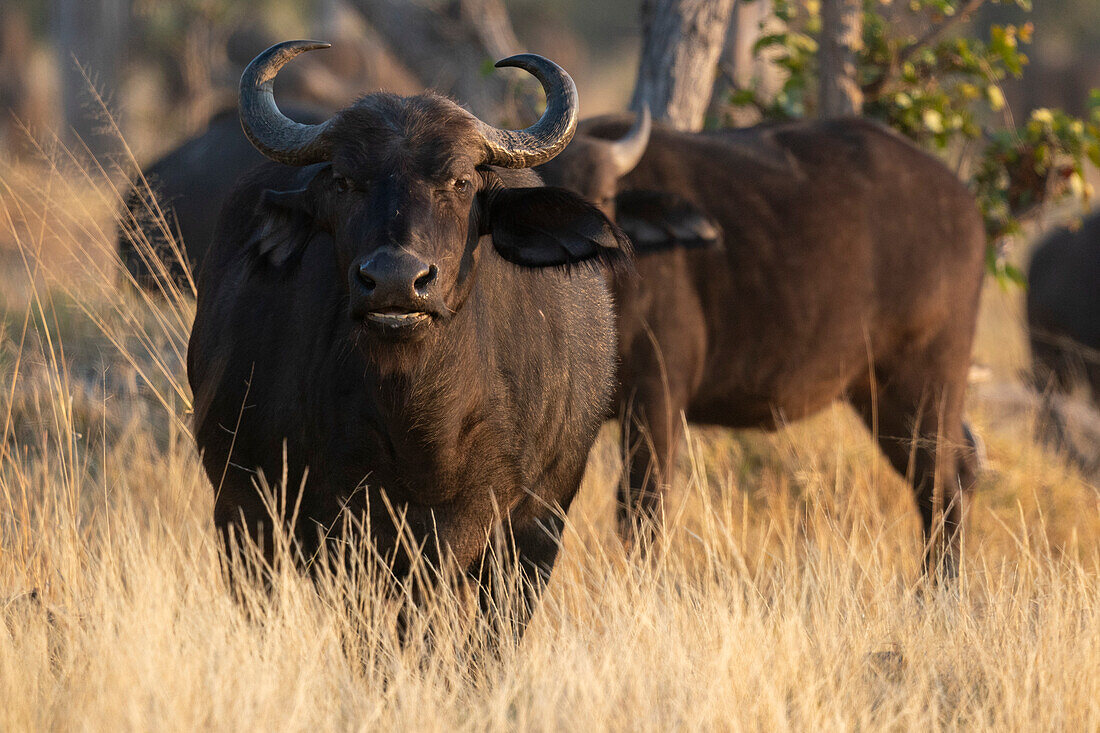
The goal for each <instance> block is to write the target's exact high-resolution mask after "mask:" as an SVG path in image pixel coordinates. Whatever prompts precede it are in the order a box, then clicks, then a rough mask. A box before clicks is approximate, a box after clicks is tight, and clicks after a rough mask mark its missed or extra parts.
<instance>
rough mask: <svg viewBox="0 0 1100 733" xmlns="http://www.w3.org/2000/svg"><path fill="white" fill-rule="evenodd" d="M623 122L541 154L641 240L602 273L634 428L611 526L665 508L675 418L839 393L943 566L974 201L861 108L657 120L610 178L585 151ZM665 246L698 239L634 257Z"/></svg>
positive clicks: (614, 120) (790, 409)
mask: <svg viewBox="0 0 1100 733" xmlns="http://www.w3.org/2000/svg"><path fill="white" fill-rule="evenodd" d="M630 127H631V121H630V120H629V119H627V118H624V117H607V118H598V119H594V120H589V121H586V122H585V123H582V124H581V126H580V128H579V132H578V135H577V136H576V139H575V142H574V143H573V145H571V146H570V148H569V149H567V150H566V152H565V153H564V154H563V155H561V156H559V157H558V158H556V159H555V160H554V161H551V162H550V163H548V164H546V165H544V166H542V167H541V168H540V173H541V174H542V175H543V177H544V178H545V179H546V180H547V182H548V183H551V184H554V185H562V186H565V187H568V188H572V189H573V190H576V191H578V192H580V193H581V194H582V195H585V196H586V197H588V198H590V199H591V200H593V201H596V202H599V203H600V204H601V206H602V207H603V208H604V210H605V212H607V213H609V214H611V213H613V214H614V215H615V217H616V219H617V222H618V223H619V225H620V226H621V227H622V228H623V230H624V231H626V232H627V234H629V235H630V236H631V238H632V240H633V242H634V247H635V251H636V253H637V255H638V260H637V270H638V274H639V277H638V278H637V279H626V278H619V279H618V280H617V281H616V284H615V294H616V299H617V302H618V313H619V328H620V342H619V343H620V345H619V350H620V355H621V360H622V367H621V372H620V374H621V382H622V391H621V394H620V403H621V408H622V414H623V415H624V416H625V417H624V429H629V428H630V427H632V426H637V425H640V426H641V427H642V428H643V431H642V432H643V433H644V438H643V439H641V440H639V441H638V442H637V444H636V445H635V446H634V449H633V454H632V456H631V457H630V462H629V466H628V471H629V477H628V479H627V481H626V482H624V483H625V487H624V494H623V496H622V502H621V511H620V519H621V524H622V527H623V530H624V532H627V533H630V532H631V531H632V528H634V527H635V521H636V520H637V519H638V518H639V517H640V518H642V519H644V520H645V523H646V524H647V526H652V525H651V523H652V522H653V521H655V520H656V519H657V518H658V516H659V509H660V504H661V496H662V493H663V489H664V487H665V485H666V484H667V483H668V481H669V475H670V472H671V469H672V467H673V465H674V463H675V459H676V454H677V449H678V447H679V444H680V441H681V438H682V424H681V420H682V418H681V415H686V417H687V419H688V420H690V421H693V422H698V423H703V424H712V425H723V426H728V427H733V428H749V427H763V428H774V427H776V426H777V425H780V424H783V423H785V422H787V421H791V420H797V419H799V418H801V417H804V416H807V415H811V414H813V413H815V412H817V411H818V410H821V409H822V408H824V407H825V406H827V405H828V404H830V403H831V402H833V401H834V400H836V399H847V400H848V401H849V402H851V404H852V405H854V406H855V408H856V409H857V411H858V412H859V413H860V415H861V416H862V417H863V419H864V421H865V422H866V424H867V425H868V427H869V428H871V430H872V431H873V432H874V433H875V434H876V435H877V436H878V442H879V445H880V446H881V448H882V450H883V452H884V453H885V454H886V455H887V456H888V457H889V459H890V461H891V463H892V464H893V466H894V467H895V468H896V469H897V471H898V472H899V473H900V474H902V475H906V476H911V478H912V483H913V489H914V492H915V494H916V498H917V503H918V505H919V507H920V513H921V517H922V520H923V525H924V530H925V533H926V538H927V540H928V547H929V548H930V550H931V549H934V548H938V547H940V546H941V545H946V550H947V552H946V557H947V558H948V561H949V562H948V567H947V569H948V570H953V569H954V567H955V563H956V560H957V551H958V530H959V527H960V520H961V516H962V501H963V494H964V492H965V490H966V489H968V488H970V486H971V485H972V483H973V480H974V472H975V465H974V464H975V460H974V456H973V453H972V451H971V450H969V449H968V445H967V443H968V439H967V437H966V436H965V428H964V426H963V422H962V409H963V396H964V392H965V389H966V379H967V371H968V366H969V358H970V346H971V341H972V338H973V333H974V326H975V319H976V316H977V309H978V297H979V289H980V285H981V280H982V272H983V251H984V246H985V239H984V235H983V228H982V221H981V217H980V215H979V213H978V209H977V206H976V205H975V201H974V199H973V197H972V196H971V195H970V193H969V192H968V191H967V189H966V188H965V187H964V186H963V185H962V184H961V183H960V182H959V180H958V179H957V178H956V177H955V176H954V175H953V174H952V173H951V171H949V170H948V169H947V168H946V167H944V166H943V165H942V164H941V163H940V162H938V161H937V160H936V159H934V158H933V157H931V156H929V155H928V154H926V153H924V152H923V151H921V150H920V149H918V148H917V147H915V146H914V145H912V144H910V143H909V142H907V141H906V140H904V139H902V138H901V137H899V136H898V135H896V134H894V133H892V132H890V131H889V130H887V129H886V128H884V127H882V126H880V125H878V124H875V123H872V122H869V121H865V120H855V119H853V120H842V121H833V122H794V123H786V124H777V125H769V126H760V127H755V128H749V129H742V130H726V131H718V132H704V133H685V132H679V131H676V130H672V129H669V128H666V127H663V126H660V125H658V126H656V127H654V129H653V131H652V135H651V137H650V139H649V144H648V147H647V148H646V151H645V154H644V155H643V156H642V157H641V160H640V162H639V164H638V165H637V167H635V168H634V169H633V170H632V171H630V172H629V173H626V174H625V175H623V176H621V177H619V178H618V180H617V183H616V185H614V186H611V187H609V186H608V185H607V183H606V181H607V176H602V177H601V176H600V175H594V174H593V173H591V172H590V168H591V166H592V160H593V159H594V154H593V153H592V152H591V151H592V150H594V149H596V150H598V149H599V146H600V143H601V141H603V144H604V145H609V144H612V145H613V144H614V143H608V142H607V141H615V140H621V139H622V138H623V137H624V136H627V137H628V138H629V137H630V136H629V135H627V133H628V129H629V128H630ZM636 130H637V128H636ZM582 143H583V145H582ZM605 167H606V166H605ZM612 202H613V206H612ZM673 241H676V242H679V243H680V244H681V245H695V246H694V247H681V248H679V249H676V250H675V251H668V252H664V253H656V254H647V252H649V251H651V250H653V249H654V248H662V247H665V246H667V245H668V244H669V243H670V242H673ZM929 557H931V556H929Z"/></svg>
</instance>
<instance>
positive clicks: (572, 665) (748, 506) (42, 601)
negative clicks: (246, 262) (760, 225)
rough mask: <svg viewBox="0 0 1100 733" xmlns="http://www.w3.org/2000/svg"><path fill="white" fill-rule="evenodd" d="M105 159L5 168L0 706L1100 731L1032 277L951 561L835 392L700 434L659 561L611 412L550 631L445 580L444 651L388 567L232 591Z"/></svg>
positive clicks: (1089, 503) (545, 619)
mask: <svg viewBox="0 0 1100 733" xmlns="http://www.w3.org/2000/svg"><path fill="white" fill-rule="evenodd" d="M54 157H55V159H56V157H57V156H54ZM62 157H64V156H62ZM107 173H108V174H110V172H109V171H108V172H107ZM106 177H110V176H106ZM106 177H105V176H104V175H103V174H102V173H100V172H98V171H94V172H90V173H82V172H81V171H80V169H79V168H74V166H72V165H68V164H66V165H63V166H60V167H57V168H54V169H50V168H49V167H45V168H36V169H22V170H12V169H9V170H7V171H6V172H4V173H3V174H2V176H0V194H2V195H3V205H2V207H0V217H2V218H0V235H2V236H3V238H4V240H5V243H4V245H3V246H0V265H2V267H3V269H2V271H0V288H2V296H0V308H2V309H3V310H2V311H0V429H2V433H3V435H2V440H3V442H2V443H0V730H12V731H15V730H28V729H82V730H87V729H92V730H95V729H105V730H106V729H110V730H116V729H135V730H149V729H157V730H171V729H178V730H195V729H203V730H209V729H217V730H240V729H245V730H258V729H272V730H303V729H309V730H314V729H316V730H329V729H334V730H345V729H364V730H375V729H388V728H391V727H394V728H400V729H415V730H425V729H446V730H449V729H477V730H512V729H540V730H542V729H572V730H591V729H615V730H635V729H641V730H664V729H668V728H673V727H677V728H680V727H682V728H714V729H755V730H760V729H767V730H773V729H774V730H782V729H797V730H838V729H859V730H868V729H909V728H912V729H922V730H923V729H933V728H962V727H965V728H989V729H996V730H1029V731H1030V730H1100V574H1098V573H1100V491H1098V488H1097V485H1096V483H1095V479H1092V481H1091V482H1090V480H1088V479H1086V478H1084V477H1082V476H1080V475H1077V474H1076V473H1074V471H1073V470H1071V469H1069V468H1067V467H1066V466H1065V464H1064V462H1063V461H1062V459H1061V458H1060V457H1059V456H1057V455H1054V454H1052V453H1050V452H1049V451H1047V450H1045V449H1044V448H1042V447H1041V446H1039V445H1037V444H1036V443H1035V442H1034V440H1033V438H1032V435H1033V433H1034V424H1033V423H1034V417H1033V410H1032V409H1031V407H1030V405H1029V403H1028V402H1027V401H1026V398H1022V400H1021V399H1013V400H1008V401H1006V400H1005V399H1004V398H1003V390H1001V391H996V390H994V389H993V386H1004V385H1009V386H1010V387H1011V386H1012V385H1018V384H1019V377H1018V374H1017V372H1018V371H1019V370H1020V369H1021V368H1022V367H1023V366H1024V362H1025V359H1026V349H1025V346H1024V341H1023V338H1022V330H1021V317H1020V309H1019V301H1020V298H1021V296H1020V293H1018V292H1002V291H1000V290H999V289H998V288H997V287H996V286H992V285H991V286H990V287H989V288H988V289H987V292H986V299H985V303H984V309H983V315H982V322H981V327H980V334H979V342H978V345H977V348H976V352H975V359H976V360H977V361H979V362H981V363H983V364H986V365H988V366H989V368H990V371H991V373H992V377H991V381H992V385H981V386H979V387H977V388H975V389H974V390H973V394H972V398H971V403H970V412H971V416H972V418H973V419H974V422H975V424H976V425H977V427H978V429H979V431H980V432H981V433H982V434H983V435H984V437H985V439H986V440H987V442H988V448H989V456H990V470H989V472H988V473H987V475H986V476H985V477H984V478H983V480H982V483H981V486H980V488H979V489H978V491H977V492H976V494H975V495H974V497H973V501H972V502H971V508H970V512H969V520H970V522H969V529H968V532H967V535H966V538H965V559H964V564H963V571H962V576H961V578H960V581H959V583H958V585H957V587H952V588H946V589H945V588H939V589H937V588H934V587H931V586H928V585H926V584H925V583H923V582H922V581H921V580H920V576H919V567H918V566H919V562H918V559H919V555H920V546H919V540H918V532H917V520H916V512H915V509H914V508H913V504H912V500H911V498H910V497H909V495H908V494H907V492H906V490H905V488H904V486H903V485H902V483H901V482H900V481H899V480H898V479H897V477H895V476H894V475H893V474H892V473H891V472H890V470H889V468H888V466H887V465H886V463H885V461H884V460H883V459H882V458H881V457H880V456H879V455H878V453H877V451H876V449H875V447H874V445H873V443H872V442H871V441H870V440H869V439H868V437H867V436H866V434H865V432H864V431H863V430H862V428H861V427H859V425H858V424H857V421H856V420H855V419H854V418H853V417H852V415H851V414H850V413H849V412H848V410H847V409H846V408H844V407H842V406H837V407H835V408H833V409H832V410H829V411H827V412H825V413H824V414H822V415H819V416H818V417H816V418H815V419H813V420H809V421H806V422H804V423H800V424H797V425H795V426H792V427H790V428H789V429H786V430H784V431H782V432H780V433H778V434H774V435H768V434H763V433H730V432H727V431H721V430H704V429H693V430H692V431H691V437H690V450H688V451H687V452H686V453H687V455H686V456H685V458H684V460H683V463H682V466H681V468H682V471H681V475H682V480H681V481H680V482H679V485H678V486H677V490H676V493H675V495H674V497H673V501H672V502H671V513H672V514H673V517H672V519H671V521H670V522H669V528H668V529H667V531H666V532H665V535H664V536H663V537H662V545H663V546H664V548H665V549H664V551H663V552H660V553H658V554H657V556H656V557H654V558H652V559H651V560H650V561H642V560H640V559H639V558H638V557H636V556H626V555H624V553H623V551H622V549H621V547H620V545H619V544H618V542H617V541H616V540H615V539H614V536H613V532H612V524H613V523H612V521H611V520H612V517H611V507H612V498H613V492H614V488H615V486H616V482H617V480H618V475H619V472H620V468H621V464H620V461H619V459H618V456H617V452H616V447H615V446H616V436H615V435H614V431H613V430H612V429H610V428H608V430H607V431H605V434H604V435H603V436H602V437H601V439H600V441H599V443H598V444H597V446H596V449H595V450H594V451H593V454H592V458H591V461H590V465H589V471H588V474H587V476H586V479H585V484H584V487H583V489H582V494H581V496H580V498H579V500H578V501H577V503H576V505H575V506H574V509H573V511H572V512H571V513H570V516H569V530H568V534H567V538H566V543H565V545H566V546H565V549H564V552H563V554H562V558H561V562H560V564H559V567H558V569H557V571H556V573H555V575H554V579H553V581H552V583H551V586H550V588H549V590H548V592H547V594H546V597H545V600H544V602H543V604H542V605H541V606H540V608H539V610H538V611H537V613H536V615H535V619H534V622H533V624H532V626H531V628H530V629H529V631H528V633H527V635H526V637H525V638H524V639H523V641H522V643H521V644H519V645H518V646H512V645H509V644H505V645H504V647H503V649H502V650H501V652H500V654H499V657H496V658H490V657H486V656H485V655H476V654H472V653H470V652H469V651H468V650H466V649H465V647H464V646H463V640H464V639H465V638H466V624H467V620H466V617H465V615H464V613H463V611H462V610H461V609H462V606H461V604H460V603H458V602H456V601H455V599H454V598H452V597H451V596H450V595H448V594H447V593H445V592H440V593H439V594H438V595H437V596H435V597H433V598H431V599H430V601H429V603H428V604H427V607H426V608H425V609H424V610H423V611H422V612H421V613H420V614H419V615H418V616H417V617H416V618H415V619H414V622H415V623H416V624H419V625H421V626H430V627H431V628H432V629H433V633H434V641H433V644H432V646H431V648H430V649H429V648H427V647H426V645H425V644H424V643H422V642H420V641H414V642H411V643H409V644H407V645H404V646H402V645H401V644H399V643H398V639H397V633H396V631H395V625H394V617H395V616H394V614H395V609H394V607H393V604H392V602H389V601H386V600H385V599H383V598H382V597H381V595H380V594H379V592H378V591H377V589H376V587H375V586H374V585H372V584H371V583H369V582H365V583H363V582H357V581H355V580H353V579H348V578H326V579H324V580H323V581H322V582H320V583H319V584H318V585H316V586H315V585H314V584H312V583H310V582H308V581H306V580H304V579H303V578H301V577H299V576H298V575H297V574H296V573H294V572H292V571H288V570H286V569H285V568H283V569H282V570H280V572H278V573H277V575H276V578H275V580H274V582H273V587H272V590H271V592H270V593H266V592H263V591H261V590H259V589H257V588H252V587H248V586H246V587H244V588H243V589H242V595H243V597H242V598H241V599H240V600H234V599H233V598H232V597H231V594H230V592H229V591H228V589H227V587H226V583H225V581H224V579H223V574H222V570H221V566H220V563H219V555H218V552H217V548H216V543H215V539H214V534H213V531H212V526H211V505H212V492H211V490H210V488H209V486H208V484H207V482H206V479H205V477H204V476H203V474H202V470H201V467H200V465H199V462H198V460H197V457H196V455H195V451H194V447H193V444H192V441H191V439H190V436H189V435H188V434H187V423H188V416H187V409H188V405H189V394H188V392H187V389H186V386H185V385H186V380H185V379H184V377H183V373H182V366H181V365H182V354H183V349H184V348H185V343H186V337H187V331H188V327H189V323H190V318H191V306H190V305H189V303H188V301H187V299H186V298H183V297H171V298H169V299H168V302H166V303H158V302H153V301H150V300H149V299H147V298H145V297H144V296H141V295H140V294H137V293H134V292H130V291H129V290H128V289H126V288H119V287H117V285H118V282H119V279H120V275H119V269H118V266H117V263H115V262H114V258H113V255H112V250H113V236H114V234H113V226H114V221H113V212H114V211H116V210H117V208H118V207H119V206H120V201H119V199H118V194H117V190H116V189H115V188H114V187H112V186H110V185H107V184H106V183H105V182H104V181H105V179H106ZM177 296H178V294H177ZM1009 392H1010V393H1011V394H1018V393H1020V391H1019V390H1018V389H1017V390H1016V392H1013V391H1012V390H1011V389H1010V390H1009ZM989 395H992V396H989ZM413 638H414V639H419V638H420V637H419V636H418V635H416V634H414V635H413Z"/></svg>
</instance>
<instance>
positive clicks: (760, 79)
mask: <svg viewBox="0 0 1100 733" xmlns="http://www.w3.org/2000/svg"><path fill="white" fill-rule="evenodd" d="M771 17H772V2H771V0H751V1H748V2H747V1H746V0H736V2H735V3H734V6H733V13H732V15H731V16H730V24H729V31H728V32H727V33H726V43H725V46H724V47H723V49H722V55H721V57H720V58H719V59H718V78H717V79H715V80H714V90H713V92H712V93H711V99H710V106H709V107H708V108H707V120H708V121H709V120H716V121H717V123H718V124H719V126H721V127H746V126H748V125H754V124H756V123H758V122H760V121H761V115H760V113H759V111H757V110H755V109H750V108H747V107H744V108H733V107H731V106H730V105H729V95H730V94H731V93H732V92H733V91H735V90H737V89H750V88H752V89H756V91H757V93H758V94H759V95H760V96H761V97H763V98H764V99H769V98H771V97H772V96H774V95H775V94H776V92H777V91H778V90H779V88H780V87H781V86H783V79H782V74H781V73H780V71H779V67H778V66H776V65H775V63H774V61H773V59H772V58H770V57H771V56H775V52H774V51H770V52H769V51H767V50H765V51H763V52H761V54H760V55H759V56H758V55H757V54H756V53H755V52H754V51H753V47H754V46H755V45H756V42H757V40H759V39H760V36H762V35H764V34H765V33H771V32H773V31H774V30H776V29H775V28H773V27H769V26H765V27H763V28H762V27H761V24H766V23H767V22H768V19H770V18H771ZM772 22H773V23H774V20H773V21H772Z"/></svg>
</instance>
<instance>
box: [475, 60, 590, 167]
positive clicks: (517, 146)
mask: <svg viewBox="0 0 1100 733" xmlns="http://www.w3.org/2000/svg"><path fill="white" fill-rule="evenodd" d="M496 65H497V68H500V67H504V66H514V67H516V68H519V69H523V70H524V71H526V72H528V73H530V74H532V75H533V76H534V77H535V78H536V79H538V80H539V83H540V84H542V89H543V91H544V92H545V93H546V111H545V112H543V113H542V117H540V118H539V121H538V122H536V123H535V124H533V125H531V126H530V127H528V128H526V129H523V130H501V129H498V128H496V127H493V126H492V125H487V124H485V123H484V122H482V121H481V120H478V121H477V125H478V131H479V132H480V133H481V136H482V137H483V138H484V139H485V149H486V159H485V162H486V163H489V164H490V165H499V166H501V167H502V168H531V167H533V166H536V165H542V164H543V163H545V162H546V161H548V160H550V159H551V158H553V157H554V156H555V155H557V154H558V153H560V152H561V151H562V150H564V149H565V146H566V145H568V144H569V141H570V140H572V139H573V133H574V132H576V131H577V116H578V113H579V108H580V103H579V102H578V100H577V86H576V85H575V84H574V83H573V79H572V78H570V76H569V74H567V73H565V69H563V68H561V67H560V66H558V65H557V64H555V63H554V62H553V61H551V60H549V59H546V58H543V57H542V56H538V55H536V54H533V53H521V54H519V55H518V56H509V57H508V58H506V59H503V60H501V61H498V62H497V64H496Z"/></svg>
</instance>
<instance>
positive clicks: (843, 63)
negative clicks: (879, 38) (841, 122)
mask: <svg viewBox="0 0 1100 733" xmlns="http://www.w3.org/2000/svg"><path fill="white" fill-rule="evenodd" d="M862 36H863V3H862V0H822V3H821V44H820V50H819V51H818V62H819V69H820V82H819V84H820V86H819V91H818V114H819V115H820V116H821V117H823V118H831V117H847V116H850V115H858V114H860V113H861V112H862V111H863V92H862V91H861V90H860V86H859V78H858V76H857V73H856V52H857V51H859V49H860V47H861V45H862V42H863V38H862Z"/></svg>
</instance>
